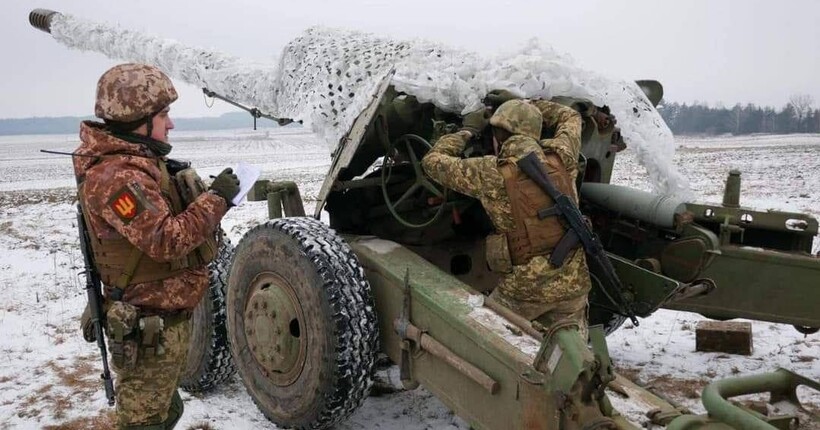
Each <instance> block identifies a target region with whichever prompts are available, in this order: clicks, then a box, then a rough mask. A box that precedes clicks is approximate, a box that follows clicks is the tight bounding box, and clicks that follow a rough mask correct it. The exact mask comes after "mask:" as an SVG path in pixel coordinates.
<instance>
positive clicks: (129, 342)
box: [106, 301, 139, 369]
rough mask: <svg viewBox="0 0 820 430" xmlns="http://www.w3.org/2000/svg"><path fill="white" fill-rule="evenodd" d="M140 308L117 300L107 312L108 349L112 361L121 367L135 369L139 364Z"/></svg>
mask: <svg viewBox="0 0 820 430" xmlns="http://www.w3.org/2000/svg"><path fill="white" fill-rule="evenodd" d="M138 326H139V309H137V307H136V306H134V305H130V304H128V303H125V302H120V301H116V302H113V303H112V304H111V307H109V308H108V312H106V329H107V331H108V349H109V351H110V352H111V362H112V363H113V364H114V366H116V367H118V368H120V369H133V368H134V367H135V366H136V364H137V356H138V350H139V348H138V346H139V331H138V330H137V328H138Z"/></svg>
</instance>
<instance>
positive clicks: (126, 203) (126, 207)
mask: <svg viewBox="0 0 820 430" xmlns="http://www.w3.org/2000/svg"><path fill="white" fill-rule="evenodd" d="M108 206H109V207H110V208H111V209H112V210H113V211H114V213H115V214H117V216H118V217H120V220H122V222H123V223H125V224H126V225H128V224H129V223H131V221H132V220H133V219H134V218H136V216H137V215H139V214H140V213H142V212H143V211H144V210H145V205H144V204H143V202H142V199H138V198H137V196H136V195H135V193H134V192H133V191H132V190H131V188H129V187H127V186H125V187H122V188H120V189H119V190H118V191H117V192H115V193H114V195H113V196H112V197H111V198H110V199H109V200H108Z"/></svg>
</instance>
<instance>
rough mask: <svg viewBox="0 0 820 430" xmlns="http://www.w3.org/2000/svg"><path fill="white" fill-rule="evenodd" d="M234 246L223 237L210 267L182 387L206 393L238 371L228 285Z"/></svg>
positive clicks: (195, 316) (193, 322)
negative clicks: (227, 304)
mask: <svg viewBox="0 0 820 430" xmlns="http://www.w3.org/2000/svg"><path fill="white" fill-rule="evenodd" d="M233 254H234V247H233V245H231V243H230V241H229V240H228V239H227V238H223V240H222V246H221V247H220V248H219V253H218V254H217V256H216V258H215V259H214V261H212V262H211V263H210V264H209V265H208V268H209V269H210V287H209V290H208V294H206V295H205V297H203V298H202V301H201V302H200V303H199V305H197V307H196V308H194V312H193V315H192V316H191V344H190V346H189V348H188V363H187V366H186V368H185V370H184V372H183V373H182V377H181V380H180V386H181V387H182V389H184V390H185V391H187V392H189V393H202V392H205V391H208V390H211V389H213V388H214V387H216V386H218V385H219V384H220V383H222V382H224V381H226V380H228V379H230V378H231V377H232V376H233V375H234V374H235V373H236V367H235V366H234V364H233V358H232V357H231V350H230V346H229V345H228V330H227V325H226V320H227V310H226V308H225V295H226V293H227V287H228V271H229V270H230V267H231V266H230V265H231V260H232V259H233Z"/></svg>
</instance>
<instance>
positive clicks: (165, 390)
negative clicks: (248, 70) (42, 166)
mask: <svg viewBox="0 0 820 430" xmlns="http://www.w3.org/2000/svg"><path fill="white" fill-rule="evenodd" d="M176 99H177V92H176V90H175V89H174V86H173V84H172V83H171V80H170V79H169V78H168V77H167V76H166V75H165V74H164V73H162V71H160V70H159V69H157V68H156V67H153V66H148V65H142V64H121V65H118V66H115V67H113V68H111V69H110V70H108V71H107V72H105V73H104V74H103V75H102V76H101V77H100V80H99V82H98V86H97V97H96V106H95V114H96V116H97V117H99V118H101V119H103V120H104V121H105V123H104V124H101V123H96V122H91V121H85V122H83V123H82V124H81V126H80V139H81V141H82V143H81V144H80V146H79V147H78V148H77V150H76V151H75V152H74V161H73V162H74V172H75V175H76V178H77V187H78V200H79V212H80V214H79V216H78V225H79V228H80V238H81V243H82V245H83V254H84V257H85V260H86V278H87V290H88V292H89V307H88V308H87V309H86V312H85V313H84V318H83V329H84V334H85V336H86V340H89V341H91V342H93V341H95V340H96V341H97V342H98V344H99V345H100V346H101V350H102V351H101V352H102V355H103V366H104V370H105V372H104V373H103V379H104V381H105V383H106V395H107V397H108V400H109V404H113V402H114V397H115V394H114V387H113V386H112V383H111V378H110V375H109V373H108V367H107V362H106V350H105V341H104V339H103V337H102V333H103V331H104V332H105V334H106V335H107V337H108V341H109V346H110V353H111V362H112V365H113V368H114V371H115V372H116V374H117V386H116V404H117V422H118V427H119V428H121V429H171V428H173V427H174V426H175V425H176V423H177V422H178V421H179V419H180V417H181V416H182V411H183V404H182V399H181V398H180V396H179V393H178V392H177V386H178V384H179V380H180V375H181V372H182V370H183V369H184V367H185V362H186V355H187V352H188V343H189V336H190V331H191V322H190V315H191V311H192V309H193V308H194V307H195V306H196V305H197V304H198V303H199V301H200V300H201V299H202V297H203V295H204V294H205V292H206V291H208V287H209V271H208V267H207V264H208V263H209V262H210V261H211V260H213V258H214V257H215V255H216V252H217V249H218V246H219V243H218V242H219V240H220V235H221V233H220V232H219V223H220V221H221V220H222V217H224V216H225V213H226V212H227V211H228V209H229V208H230V207H231V206H232V204H231V199H233V198H234V197H235V196H236V195H237V194H238V192H239V180H238V179H237V177H236V175H235V174H233V172H232V171H231V169H225V170H224V171H222V173H220V174H219V176H217V177H216V179H215V180H214V181H213V183H212V184H211V186H210V189H206V188H205V186H204V185H203V184H202V182H201V181H200V180H199V177H198V176H197V175H196V173H195V172H194V170H193V169H191V168H189V163H182V162H178V161H175V160H170V159H168V158H167V157H166V156H167V155H168V153H169V152H170V151H171V145H170V144H168V131H169V130H171V129H173V128H174V124H173V122H172V121H171V118H170V117H169V115H168V111H169V105H170V104H171V103H172V102H174V101H175V100H176ZM101 282H102V283H104V284H105V290H104V299H103V297H101V293H102V292H101V291H100V290H101V285H100V283H101Z"/></svg>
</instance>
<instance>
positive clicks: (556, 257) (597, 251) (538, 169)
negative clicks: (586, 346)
mask: <svg viewBox="0 0 820 430" xmlns="http://www.w3.org/2000/svg"><path fill="white" fill-rule="evenodd" d="M517 164H518V167H519V168H520V169H521V171H523V172H524V174H526V175H527V176H528V177H529V178H530V179H532V180H533V182H535V184H536V185H538V186H539V187H540V188H541V189H542V190H544V192H545V193H547V195H549V196H550V197H552V200H553V201H555V206H554V207H551V208H548V209H543V210H540V211H538V218H540V219H544V218H546V217H548V216H553V215H555V216H563V217H564V219H565V220H566V221H567V224H569V230H567V232H566V234H565V235H564V237H562V238H561V240H560V241H559V242H558V245H556V247H555V250H554V251H553V256H551V258H550V263H552V264H553V265H556V266H560V265H561V264H562V263H563V259H564V257H566V254H567V252H568V251H569V250H571V249H573V248H575V246H576V245H577V244H578V242H580V243H581V245H582V246H583V247H584V251H586V257H587V264H588V265H589V268H590V272H596V273H598V274H600V275H601V279H600V281H601V287H602V288H603V290H604V293H605V294H607V295H608V296H609V297H610V298H614V301H617V303H615V305H617V306H619V307H620V309H619V311H620V313H621V315H625V316H628V317H629V319H630V320H631V321H632V324H634V325H635V326H638V318H636V317H635V311H634V310H633V309H632V303H631V302H630V301H629V300H627V299H626V297H624V294H623V285H622V284H621V280H620V278H618V274H617V273H615V268H613V267H612V262H611V261H609V256H607V254H606V251H605V250H604V247H603V246H602V245H601V241H600V239H598V235H596V234H595V232H593V231H592V229H591V228H590V227H589V225H587V223H586V222H585V221H584V218H583V215H582V214H581V211H580V210H579V209H578V206H576V205H575V202H573V201H572V198H571V197H569V196H567V195H566V194H563V193H561V192H560V191H558V189H556V188H555V186H554V185H553V184H552V182H550V179H549V174H547V171H546V169H545V168H544V165H543V164H542V163H541V161H540V160H539V159H538V156H537V155H535V153H534V152H531V153H529V154H527V156H526V157H524V158H522V159H520V160H518V163H517Z"/></svg>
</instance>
